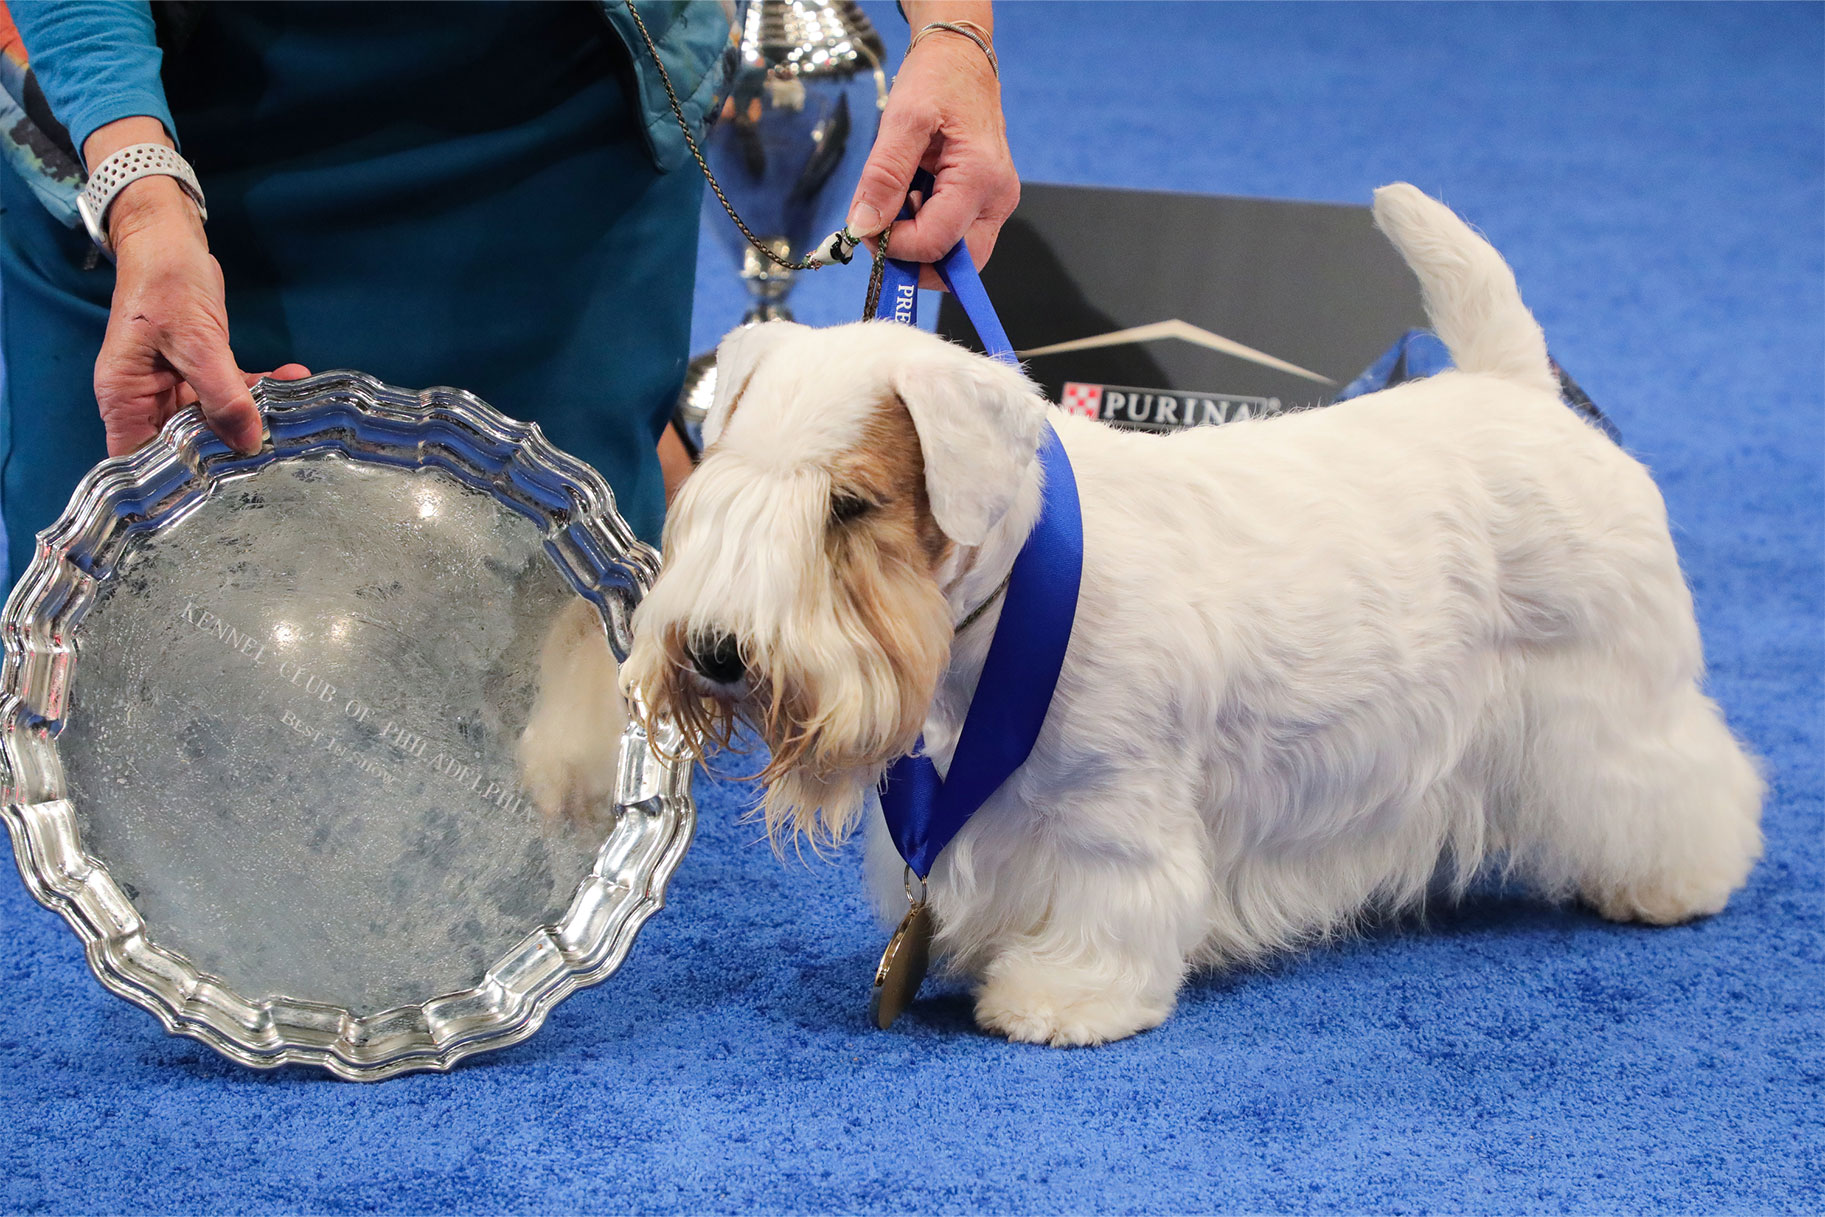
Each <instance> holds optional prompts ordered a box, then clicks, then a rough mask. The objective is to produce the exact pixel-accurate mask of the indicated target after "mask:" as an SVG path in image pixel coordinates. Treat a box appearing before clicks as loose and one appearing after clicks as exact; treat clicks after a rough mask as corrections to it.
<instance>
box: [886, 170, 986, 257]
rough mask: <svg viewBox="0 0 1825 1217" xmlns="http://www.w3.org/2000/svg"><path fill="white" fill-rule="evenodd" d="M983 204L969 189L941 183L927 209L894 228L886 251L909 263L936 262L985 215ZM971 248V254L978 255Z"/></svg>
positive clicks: (927, 202)
mask: <svg viewBox="0 0 1825 1217" xmlns="http://www.w3.org/2000/svg"><path fill="white" fill-rule="evenodd" d="M982 202H983V200H982V199H981V198H980V197H978V192H977V191H975V190H973V189H971V188H970V187H969V186H967V185H960V184H956V183H952V182H946V181H942V180H941V181H939V183H938V188H937V189H936V190H935V191H933V192H932V196H931V198H929V199H927V200H926V201H925V206H923V207H921V208H919V210H918V212H917V214H915V215H914V216H913V217H912V218H911V219H910V220H902V221H900V222H899V223H898V224H895V225H894V226H893V236H891V237H889V238H888V241H887V250H888V252H889V253H890V254H892V255H893V256H894V257H896V258H903V259H905V260H906V261H908V262H936V261H937V260H938V259H939V258H942V257H943V256H944V255H945V254H947V253H949V252H950V251H951V250H952V249H954V248H955V247H956V245H957V242H958V241H960V240H962V239H963V234H964V233H965V232H967V231H968V230H969V227H970V225H971V224H972V223H973V222H974V221H975V219H976V217H977V216H979V215H981V214H982ZM975 252H976V251H975V248H974V247H973V246H972V247H971V249H970V253H971V254H972V255H973V254H975Z"/></svg>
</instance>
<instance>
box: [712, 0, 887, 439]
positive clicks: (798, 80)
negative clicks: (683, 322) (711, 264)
mask: <svg viewBox="0 0 1825 1217" xmlns="http://www.w3.org/2000/svg"><path fill="white" fill-rule="evenodd" d="M885 56H886V48H885V47H884V46H883V45H882V42H881V37H880V35H879V34H878V33H876V31H875V28H874V26H873V24H872V23H871V22H870V21H869V20H868V18H867V16H866V15H865V14H863V12H862V10H861V9H860V8H859V7H857V5H856V4H855V3H854V0H760V2H759V3H756V4H751V5H749V6H748V9H747V16H746V19H745V23H744V25H743V28H742V31H741V44H740V58H739V63H738V66H737V67H736V70H735V77H734V79H733V81H732V82H731V88H730V92H729V96H728V99H727V100H726V101H724V103H723V105H722V109H721V110H720V112H719V114H718V117H717V120H716V122H715V124H714V125H713V126H712V127H711V128H710V131H709V133H708V135H707V137H706V138H705V140H704V147H703V151H704V158H705V159H706V160H707V161H708V162H709V165H710V172H711V173H712V174H714V175H715V178H716V181H717V182H718V183H719V184H720V185H721V186H722V190H723V193H724V194H725V195H726V196H727V197H728V200H729V203H730V204H731V205H732V206H733V207H734V208H735V211H736V214H738V215H740V216H741V217H742V219H743V220H745V221H746V222H747V225H748V227H749V228H750V229H751V230H752V231H753V233H754V235H755V236H756V237H758V238H759V239H760V240H761V242H762V243H763V244H765V245H766V246H767V247H768V248H769V249H770V250H772V251H773V252H775V253H777V254H778V255H779V256H780V257H782V258H786V259H788V260H791V261H802V260H803V259H804V257H805V255H806V254H808V253H809V252H810V251H811V247H812V243H813V242H815V241H817V240H818V239H819V238H821V237H824V236H825V235H827V234H828V233H830V232H831V231H832V230H833V229H835V228H837V227H838V226H839V225H841V224H842V222H843V218H844V213H845V212H846V210H847V208H848V205H849V198H850V195H851V194H853V193H854V189H855V183H856V180H857V179H858V178H859V177H860V176H861V172H862V163H863V162H864V161H865V160H866V159H867V158H868V151H869V149H870V148H871V147H872V146H873V145H874V136H875V131H876V128H877V127H878V126H879V124H880V116H881V111H882V110H883V109H884V108H885V107H886V105H887V74H886V72H885V71H884V70H883V69H882V66H881V65H882V62H883V60H884V58H885ZM704 208H705V215H706V217H707V218H708V219H707V222H708V224H709V226H710V227H711V228H712V229H713V230H714V231H715V232H716V233H717V234H718V236H719V238H720V239H721V240H722V242H723V244H724V245H725V246H726V247H727V248H728V250H729V252H730V254H731V255H732V256H733V258H734V260H735V264H736V266H737V268H738V269H739V271H740V274H741V278H742V282H743V283H745V284H746V285H747V288H748V293H749V307H748V311H747V313H746V314H745V315H744V316H743V317H742V324H743V325H749V324H752V323H754V322H757V321H772V320H791V318H792V312H791V310H790V309H789V308H788V307H787V304H786V297H787V296H788V295H789V294H790V293H791V291H792V286H793V282H794V279H795V278H796V272H794V271H790V270H785V269H782V268H781V267H779V266H777V265H775V264H774V263H773V262H771V261H770V260H768V259H767V258H765V257H763V256H762V255H761V253H760V251H759V250H757V249H755V248H754V247H753V246H752V245H751V244H749V242H748V239H747V238H746V237H745V236H743V235H742V233H741V230H740V229H738V228H736V227H735V225H734V224H732V223H730V222H729V220H728V217H727V216H725V215H724V214H723V211H722V204H721V203H720V202H718V201H717V199H716V198H715V196H714V195H713V194H706V195H705V196H704ZM715 376H716V353H715V352H714V351H706V352H705V353H703V354H701V355H699V356H697V357H696V358H695V359H693V360H692V361H691V365H690V369H689V371H688V372H687V373H686V376H685V385H684V391H683V393H682V394H681V395H680V397H679V403H678V416H679V421H680V423H681V424H683V426H684V428H685V430H686V433H687V437H688V438H689V439H690V440H691V442H692V443H693V445H695V446H701V442H702V437H701V428H702V424H703V417H704V414H705V413H707V411H708V409H709V405H710V400H711V398H712V396H713V394H714V392H715V383H716V382H715Z"/></svg>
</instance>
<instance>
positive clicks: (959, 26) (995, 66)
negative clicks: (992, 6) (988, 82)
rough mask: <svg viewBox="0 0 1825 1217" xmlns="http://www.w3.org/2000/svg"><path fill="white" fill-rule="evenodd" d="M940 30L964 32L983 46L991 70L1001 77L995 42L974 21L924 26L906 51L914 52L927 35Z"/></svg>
mask: <svg viewBox="0 0 1825 1217" xmlns="http://www.w3.org/2000/svg"><path fill="white" fill-rule="evenodd" d="M939 30H943V31H944V32H945V33H947V34H962V35H963V36H964V37H965V38H968V39H969V40H970V41H971V42H973V43H975V44H976V45H977V46H979V47H981V48H982V53H983V54H984V55H987V56H988V57H989V71H991V72H993V73H995V79H996V80H1000V79H1001V64H1000V63H998V62H997V61H996V59H995V47H994V44H993V43H991V42H990V41H989V39H988V35H987V34H985V33H983V32H982V27H981V26H979V25H977V24H976V23H975V22H974V21H934V22H932V23H931V24H930V25H927V26H924V27H923V28H921V29H920V30H919V32H918V33H916V34H914V35H913V37H912V42H911V43H909V44H908V45H907V47H906V53H907V54H908V55H910V54H912V51H913V48H914V47H916V46H918V45H919V43H920V42H921V41H923V40H924V39H925V38H926V36H927V35H930V34H935V33H937V32H938V31H939Z"/></svg>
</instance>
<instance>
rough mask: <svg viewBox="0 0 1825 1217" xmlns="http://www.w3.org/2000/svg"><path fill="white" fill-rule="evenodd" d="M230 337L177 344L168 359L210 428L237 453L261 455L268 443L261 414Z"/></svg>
mask: <svg viewBox="0 0 1825 1217" xmlns="http://www.w3.org/2000/svg"><path fill="white" fill-rule="evenodd" d="M226 338H227V336H226V335H217V334H199V335H196V336H194V337H186V338H185V339H183V340H180V341H179V342H178V343H176V344H174V345H175V346H176V349H175V350H173V351H171V352H170V354H169V356H168V358H170V360H171V362H172V364H173V365H174V366H175V367H176V368H177V369H178V371H179V372H181V373H182V374H183V376H184V380H185V382H186V383H187V384H188V386H189V388H190V389H191V391H192V392H194V393H195V394H196V402H197V405H199V406H201V407H202V409H203V417H204V419H206V420H207V421H208V423H209V429H210V430H211V431H214V432H215V433H216V434H217V435H219V436H221V438H222V442H223V443H225V444H227V445H228V446H229V447H230V448H233V449H234V450H235V451H237V452H258V451H259V450H260V445H261V444H262V443H263V442H265V434H264V427H263V426H262V424H261V422H260V411H259V410H258V408H256V407H255V406H254V403H253V394H252V393H251V392H249V391H248V379H247V374H246V373H245V372H243V371H241V369H240V368H238V367H236V366H235V362H234V355H233V353H232V352H231V351H230V350H229V349H228V343H227V341H226Z"/></svg>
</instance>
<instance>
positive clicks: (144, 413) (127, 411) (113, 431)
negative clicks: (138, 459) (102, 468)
mask: <svg viewBox="0 0 1825 1217" xmlns="http://www.w3.org/2000/svg"><path fill="white" fill-rule="evenodd" d="M164 423H165V419H164V417H163V416H162V414H161V412H160V411H159V409H158V408H157V407H156V406H155V405H152V404H151V403H135V405H134V406H132V407H130V408H123V409H118V410H115V411H114V412H113V413H111V414H106V415H103V416H102V426H103V427H105V428H106V430H107V440H108V455H109V456H126V455H128V454H129V453H132V452H135V451H137V450H138V449H139V448H140V446H141V445H142V444H144V443H145V442H146V441H147V440H149V439H151V438H152V437H153V436H155V435H157V434H158V429H159V428H160V427H162V426H163V425H164Z"/></svg>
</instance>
